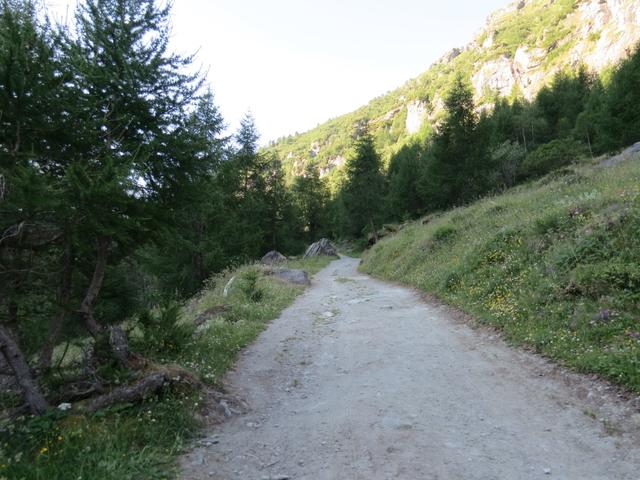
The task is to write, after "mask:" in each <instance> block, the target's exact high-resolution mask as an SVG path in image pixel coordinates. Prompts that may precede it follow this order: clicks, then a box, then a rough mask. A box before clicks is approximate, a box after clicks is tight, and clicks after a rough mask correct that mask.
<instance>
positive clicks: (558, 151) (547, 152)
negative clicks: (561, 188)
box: [520, 138, 585, 177]
mask: <svg viewBox="0 0 640 480" xmlns="http://www.w3.org/2000/svg"><path fill="white" fill-rule="evenodd" d="M584 154H585V147H584V145H583V144H582V143H580V142H577V141H575V140H573V139H570V138H565V139H560V140H552V141H551V142H549V143H545V144H543V145H540V146H539V147H538V148H537V149H536V150H534V151H533V152H531V153H530V154H529V155H527V156H526V158H525V159H524V161H523V162H522V168H521V172H520V173H521V176H524V177H537V176H541V175H544V174H546V173H549V172H551V171H552V170H555V169H557V168H560V167H564V166H566V165H569V164H571V163H574V162H576V161H577V160H578V159H580V158H581V157H582V156H584Z"/></svg>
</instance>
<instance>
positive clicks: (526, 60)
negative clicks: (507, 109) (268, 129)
mask: <svg viewBox="0 0 640 480" xmlns="http://www.w3.org/2000/svg"><path fill="white" fill-rule="evenodd" d="M639 40H640V6H639V5H638V2H637V0H523V1H520V2H517V3H514V4H512V5H510V6H509V7H507V8H505V9H503V10H500V11H498V12H496V13H494V14H493V15H491V16H490V17H489V19H488V20H487V22H486V24H485V26H484V27H483V28H482V29H481V31H480V32H479V33H478V34H477V35H476V37H475V39H474V40H473V41H472V42H471V43H469V44H468V45H467V46H465V47H464V48H460V49H454V50H452V51H451V52H448V53H447V54H445V55H444V56H443V57H442V58H441V59H440V60H438V61H437V62H435V63H434V64H433V65H432V66H431V67H430V68H429V69H428V70H427V71H426V72H424V73H423V74H422V75H420V76H419V77H417V78H415V79H412V80H410V81H408V82H407V83H406V84H404V85H403V86H401V87H400V88H398V89H397V90H394V91H392V92H389V93H387V94H385V95H383V96H380V97H378V98H375V99H373V100H372V101H371V102H370V103H369V104H368V105H365V106H363V107H362V108H360V109H358V110H356V111H354V112H352V113H349V114H347V115H343V116H340V117H337V118H335V119H332V120H329V121H328V122H326V123H324V124H323V125H320V126H319V127H317V128H315V129H313V130H310V131H308V132H306V133H303V134H300V135H297V136H290V137H287V138H284V139H280V140H279V141H277V142H275V143H274V144H273V145H272V146H271V148H272V149H273V150H274V151H276V152H277V153H278V154H279V156H280V157H281V158H282V159H283V160H284V161H285V165H286V167H287V170H288V171H289V172H290V173H292V174H299V173H301V172H302V170H303V169H304V167H305V165H307V164H309V163H311V164H313V165H315V166H316V167H317V168H319V169H320V172H321V174H322V175H326V174H328V173H329V172H331V171H332V170H333V169H335V168H336V167H340V166H342V165H343V164H344V162H345V157H346V154H347V151H348V148H349V145H350V143H351V138H350V134H351V132H352V130H353V126H354V124H356V123H358V122H368V123H369V125H370V129H371V131H372V132H373V133H374V135H375V140H376V145H377V147H378V149H379V151H380V152H381V153H382V154H383V157H388V156H389V154H390V153H392V152H393V151H394V150H395V149H397V147H398V146H399V145H400V144H402V143H403V142H405V141H406V139H407V138H409V137H411V136H413V135H421V134H422V135H425V134H427V133H428V132H429V131H430V130H431V128H432V125H433V124H434V122H435V121H437V119H438V116H439V114H440V113H441V112H442V107H443V97H444V94H445V92H446V90H447V88H448V86H449V85H450V83H451V81H452V79H453V78H455V76H456V75H458V74H460V75H462V76H463V77H465V78H466V79H468V80H469V81H470V82H471V84H472V85H473V88H474V93H475V100H476V103H477V104H478V105H479V108H486V107H487V106H489V105H490V104H491V102H492V101H493V100H495V98H496V97H497V96H512V95H521V96H523V97H525V98H526V99H532V98H533V97H534V96H535V94H536V93H537V92H538V91H539V90H540V89H541V88H542V87H543V86H544V85H545V84H547V83H549V82H550V81H551V80H552V78H553V76H554V74H555V73H556V72H558V71H561V70H565V69H576V68H577V67H579V66H580V65H581V64H583V65H585V66H586V67H587V68H588V69H590V70H592V71H596V72H602V71H603V70H605V69H606V67H607V66H609V65H612V64H615V63H616V62H618V61H619V60H620V59H622V58H624V57H626V56H627V55H628V54H629V53H630V52H631V51H632V50H633V49H634V47H635V46H636V44H637V43H638V41H639Z"/></svg>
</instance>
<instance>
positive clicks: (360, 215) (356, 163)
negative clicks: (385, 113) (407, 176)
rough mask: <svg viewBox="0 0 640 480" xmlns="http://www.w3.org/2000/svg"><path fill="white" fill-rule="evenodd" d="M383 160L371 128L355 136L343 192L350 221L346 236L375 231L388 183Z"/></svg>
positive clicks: (362, 130)
mask: <svg viewBox="0 0 640 480" xmlns="http://www.w3.org/2000/svg"><path fill="white" fill-rule="evenodd" d="M381 170H382V161H381V159H380V156H379V155H378V152H376V149H375V146H374V144H373V137H372V136H371V134H370V133H369V130H368V128H366V127H364V128H360V129H359V131H358V132H357V133H356V139H355V145H354V152H353V155H352V156H351V158H350V159H349V160H348V162H347V165H346V173H347V181H346V183H345V186H344V189H343V198H344V208H345V211H346V214H347V218H348V225H347V227H346V232H345V233H346V234H347V235H348V236H351V237H359V236H361V235H363V234H364V233H365V232H367V231H368V232H371V231H375V230H376V229H377V228H378V227H379V225H380V223H381V221H382V217H383V212H384V209H383V207H384V195H385V182H384V177H383V175H382V171H381Z"/></svg>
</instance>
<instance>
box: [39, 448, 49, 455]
mask: <svg viewBox="0 0 640 480" xmlns="http://www.w3.org/2000/svg"><path fill="white" fill-rule="evenodd" d="M48 451H49V447H42V448H41V449H40V455H43V454H45V453H47V452H48Z"/></svg>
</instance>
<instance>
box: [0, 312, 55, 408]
mask: <svg viewBox="0 0 640 480" xmlns="http://www.w3.org/2000/svg"><path fill="white" fill-rule="evenodd" d="M0 352H1V353H2V355H3V356H4V358H5V360H6V362H7V363H8V364H9V366H10V367H11V369H12V370H13V373H14V374H15V376H16V381H17V382H18V385H20V388H21V389H22V393H23V394H24V399H25V400H26V402H27V404H28V405H29V409H30V410H31V413H33V414H34V415H41V414H42V413H44V412H45V410H46V409H47V408H49V404H48V403H47V400H46V399H45V398H44V395H43V394H42V392H41V391H40V387H39V386H38V383H37V382H36V380H35V379H34V377H33V375H32V373H31V369H30V368H29V364H28V363H27V360H26V358H25V357H24V354H23V353H22V351H21V350H20V347H19V346H18V343H17V342H16V341H15V338H14V336H13V334H12V333H11V331H10V330H9V327H7V326H6V325H3V324H0Z"/></svg>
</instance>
